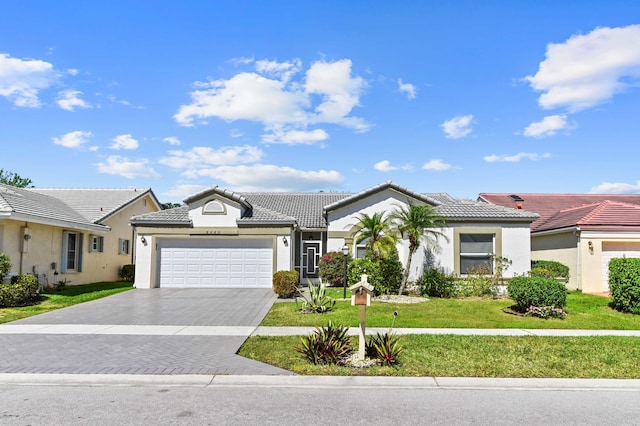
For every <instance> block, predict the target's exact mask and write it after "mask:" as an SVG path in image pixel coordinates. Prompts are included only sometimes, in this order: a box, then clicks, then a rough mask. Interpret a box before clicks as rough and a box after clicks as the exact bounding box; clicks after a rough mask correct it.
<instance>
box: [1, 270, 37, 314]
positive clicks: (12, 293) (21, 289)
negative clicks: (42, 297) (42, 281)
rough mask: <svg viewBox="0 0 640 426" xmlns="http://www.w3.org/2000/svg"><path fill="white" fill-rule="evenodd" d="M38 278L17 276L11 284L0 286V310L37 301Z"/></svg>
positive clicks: (29, 275) (25, 275) (23, 275)
mask: <svg viewBox="0 0 640 426" xmlns="http://www.w3.org/2000/svg"><path fill="white" fill-rule="evenodd" d="M39 289H40V286H39V285H38V278H36V277H35V276H34V275H31V274H19V275H16V276H15V277H14V278H13V279H12V280H11V284H0V308H8V307H13V306H26V305H30V304H32V303H33V302H35V301H36V300H38V297H39V295H38V290H39Z"/></svg>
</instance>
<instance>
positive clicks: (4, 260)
mask: <svg viewBox="0 0 640 426" xmlns="http://www.w3.org/2000/svg"><path fill="white" fill-rule="evenodd" d="M10 270H11V259H10V258H9V256H7V255H6V254H4V253H0V284H2V280H4V277H6V276H7V274H8V273H9V271H10Z"/></svg>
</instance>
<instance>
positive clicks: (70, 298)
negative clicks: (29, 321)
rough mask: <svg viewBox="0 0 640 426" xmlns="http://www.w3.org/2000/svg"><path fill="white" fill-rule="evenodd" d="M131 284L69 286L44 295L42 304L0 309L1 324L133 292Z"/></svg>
mask: <svg viewBox="0 0 640 426" xmlns="http://www.w3.org/2000/svg"><path fill="white" fill-rule="evenodd" d="M132 288H133V286H132V285H131V283H129V282H100V283H93V284H85V285H75V286H68V287H66V288H65V289H64V290H61V291H56V292H52V293H46V294H42V295H41V296H40V303H38V304H36V305H31V306H21V307H18V308H0V324H2V323H6V322H10V321H15V320H18V319H21V318H27V317H31V316H34V315H38V314H42V313H45V312H49V311H54V310H56V309H60V308H65V307H67V306H71V305H76V304H78V303H84V302H89V301H91V300H95V299H100V298H102V297H106V296H111V295H112V294H116V293H121V292H123V291H127V290H131V289H132Z"/></svg>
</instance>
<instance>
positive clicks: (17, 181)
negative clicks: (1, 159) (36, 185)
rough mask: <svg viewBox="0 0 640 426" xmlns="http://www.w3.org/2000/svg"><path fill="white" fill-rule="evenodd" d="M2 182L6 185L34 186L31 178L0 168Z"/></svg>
mask: <svg viewBox="0 0 640 426" xmlns="http://www.w3.org/2000/svg"><path fill="white" fill-rule="evenodd" d="M0 183H4V184H5V185H11V186H17V187H18V188H27V187H32V186H33V185H31V179H28V178H23V177H21V176H20V175H18V174H17V173H14V172H10V171H8V170H4V169H0Z"/></svg>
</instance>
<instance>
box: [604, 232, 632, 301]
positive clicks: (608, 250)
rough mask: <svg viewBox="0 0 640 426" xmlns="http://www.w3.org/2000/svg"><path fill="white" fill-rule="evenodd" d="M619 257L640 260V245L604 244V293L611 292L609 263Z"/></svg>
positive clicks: (625, 243)
mask: <svg viewBox="0 0 640 426" xmlns="http://www.w3.org/2000/svg"><path fill="white" fill-rule="evenodd" d="M618 257H638V258H640V243H634V242H624V243H606V242H603V243H602V291H603V292H607V291H609V261H610V260H611V259H614V258H618Z"/></svg>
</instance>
